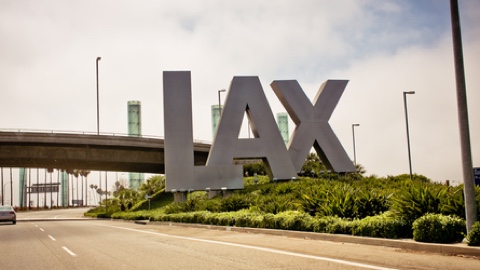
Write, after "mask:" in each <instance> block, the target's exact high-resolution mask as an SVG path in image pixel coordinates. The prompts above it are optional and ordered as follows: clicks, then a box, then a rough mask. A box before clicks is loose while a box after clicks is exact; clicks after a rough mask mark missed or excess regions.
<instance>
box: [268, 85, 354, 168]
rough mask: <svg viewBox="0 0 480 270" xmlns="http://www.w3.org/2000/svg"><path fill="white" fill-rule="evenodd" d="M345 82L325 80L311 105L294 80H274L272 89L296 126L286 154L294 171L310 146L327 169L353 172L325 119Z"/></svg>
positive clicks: (327, 117)
mask: <svg viewBox="0 0 480 270" xmlns="http://www.w3.org/2000/svg"><path fill="white" fill-rule="evenodd" d="M347 83H348V81H346V80H328V81H326V82H325V83H323V84H322V86H321V87H320V89H319V90H318V93H317V96H316V97H315V100H314V102H313V105H312V103H311V102H310V100H309V99H308V97H307V96H306V95H305V93H304V92H303V90H302V88H301V87H300V85H299V84H298V82H297V81H296V80H288V81H273V82H272V83H271V87H272V88H273V91H274V92H275V94H276V95H277V97H278V99H279V100H280V102H281V103H282V104H283V106H284V107H285V109H286V110H287V112H288V114H289V115H290V117H291V118H292V120H293V122H294V123H295V125H296V128H295V131H294V132H293V134H292V136H291V138H290V142H289V144H288V153H289V155H290V158H291V160H292V163H293V165H294V167H295V169H296V170H297V171H300V170H301V169H302V165H303V164H304V162H305V158H306V157H307V155H308V153H309V152H310V149H311V148H312V146H313V147H314V148H315V150H316V152H317V154H318V155H319V157H320V159H321V160H322V162H323V163H324V164H325V165H326V167H327V168H328V169H331V170H333V171H335V172H355V166H354V165H353V163H352V161H351V160H350V158H349V157H348V155H347V153H346V152H345V149H343V147H342V144H341V143H340V141H339V140H338V138H337V136H336V135H335V133H334V132H333V130H332V128H331V127H330V124H329V123H328V120H329V119H330V116H331V115H332V112H333V110H334V109H335V107H336V106H337V103H338V101H339V99H340V97H341V96H342V94H343V91H344V89H345V87H346V86H347Z"/></svg>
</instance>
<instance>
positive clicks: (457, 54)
mask: <svg viewBox="0 0 480 270" xmlns="http://www.w3.org/2000/svg"><path fill="white" fill-rule="evenodd" d="M450 13H451V19H452V39H453V55H454V61H455V80H456V86H457V110H458V125H459V129H460V145H461V153H462V169H463V187H464V193H465V194H464V195H465V216H466V221H467V233H469V232H470V230H471V229H472V226H473V224H474V223H475V221H477V201H476V199H475V184H474V179H473V164H472V150H471V148H470V147H471V146H470V131H469V126H468V108H467V93H466V92H467V91H466V88H467V87H466V84H465V69H464V65H463V49H462V32H461V29H460V14H459V11H458V1H457V0H450Z"/></svg>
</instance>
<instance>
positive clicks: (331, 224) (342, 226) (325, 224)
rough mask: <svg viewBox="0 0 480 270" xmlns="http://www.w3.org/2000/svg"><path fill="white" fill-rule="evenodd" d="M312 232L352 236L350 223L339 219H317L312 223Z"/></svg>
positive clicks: (329, 217)
mask: <svg viewBox="0 0 480 270" xmlns="http://www.w3.org/2000/svg"><path fill="white" fill-rule="evenodd" d="M311 228H312V231H314V232H319V233H341V234H351V229H350V228H349V225H348V221H347V220H346V219H343V218H339V217H332V216H328V217H319V216H317V217H315V218H314V219H313V221H312V227H311Z"/></svg>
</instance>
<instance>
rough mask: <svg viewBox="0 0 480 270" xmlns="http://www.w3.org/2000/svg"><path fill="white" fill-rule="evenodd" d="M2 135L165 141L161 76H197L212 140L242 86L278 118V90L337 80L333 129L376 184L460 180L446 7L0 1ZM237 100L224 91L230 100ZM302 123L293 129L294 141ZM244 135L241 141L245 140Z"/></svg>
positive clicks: (478, 146) (477, 33) (471, 80)
mask: <svg viewBox="0 0 480 270" xmlns="http://www.w3.org/2000/svg"><path fill="white" fill-rule="evenodd" d="M459 2H460V3H459V4H460V18H461V27H462V38H463V53H464V59H465V60H464V61H465V72H466V85H467V98H468V112H469V124H470V136H471V149H472V159H473V165H474V167H480V139H479V138H480V75H478V71H479V70H480V1H478V0H463V1H459ZM0 40H1V42H0V115H1V117H0V130H12V129H15V130H24V131H28V130H46V131H51V130H54V131H78V132H91V133H94V132H96V129H97V111H96V104H97V99H96V97H97V96H96V75H95V74H96V73H95V61H96V58H97V56H100V57H101V58H102V59H101V61H100V62H99V89H100V97H99V103H100V111H99V113H100V132H102V133H122V134H125V133H127V132H128V126H127V102H128V101H129V100H139V101H140V102H141V104H142V133H143V134H144V135H151V136H163V135H164V128H163V123H164V121H163V81H162V72H163V71H176V70H188V71H191V74H192V95H193V98H192V99H193V130H194V131H193V132H194V138H195V139H197V140H203V141H211V140H212V134H211V133H212V131H211V125H212V123H211V116H210V114H211V111H210V110H211V106H212V105H215V104H218V90H220V89H227V90H228V87H229V85H230V82H231V80H232V79H233V77H234V76H246V75H248V76H258V77H259V78H260V81H261V83H262V87H263V89H264V92H265V94H266V96H267V99H268V101H269V104H270V106H271V107H272V111H273V113H274V114H276V113H279V112H285V111H286V110H285V109H284V108H283V106H282V105H281V103H280V102H279V101H278V99H277V97H276V96H275V94H274V93H273V90H272V89H271V87H270V83H271V82H272V81H273V80H291V79H295V80H297V81H298V82H299V83H300V85H301V86H302V88H303V90H304V91H305V93H306V94H307V96H308V97H309V98H310V99H311V100H313V98H314V97H315V95H316V93H317V91H318V88H319V87H320V85H321V84H322V83H323V82H324V81H326V80H328V79H346V80H349V83H348V85H347V87H346V89H345V91H344V94H343V96H342V98H341V99H340V101H339V103H338V105H337V107H336V109H335V110H334V112H333V114H332V117H331V119H330V124H331V126H332V128H333V130H334V132H335V133H336V135H337V136H338V138H339V140H340V141H341V143H342V145H343V147H344V148H345V150H346V152H347V154H348V155H349V157H350V158H351V159H352V160H353V139H352V137H353V134H352V124H354V123H358V124H360V126H358V127H356V128H355V139H356V144H355V146H356V160H357V163H360V164H361V165H362V166H364V167H365V169H366V171H367V173H366V174H367V175H377V176H387V175H398V174H403V173H408V172H409V163H408V153H407V136H406V124H405V112H404V103H403V92H404V91H415V94H414V95H408V96H407V100H408V117H409V119H408V120H409V128H410V142H411V156H412V168H413V172H414V173H417V174H422V175H425V176H427V177H429V178H431V179H432V180H434V181H439V182H444V181H445V180H447V179H448V180H450V181H451V182H452V183H457V184H458V183H461V182H462V181H463V178H462V168H461V153H460V139H459V127H458V116H457V105H456V104H457V103H456V88H455V73H454V63H453V46H452V36H451V22H450V2H449V1H448V0H421V1H418V0H364V1H354V0H341V1H318V0H295V1H293V0H279V1H253V0H242V1H237V0H231V1H221V0H191V1H189V0H179V1H178V0H177V1H158V0H152V1H148V0H140V1H126V0H124V1H122V0H112V1H106V0H85V1H60V0H43V1H36V0H32V1H27V0H0ZM225 97H226V93H222V95H221V101H222V102H223V101H224V98H225ZM293 129H294V125H293V122H291V121H290V133H291V132H292V131H293ZM246 132H247V129H246V128H243V129H242V131H241V133H242V134H240V135H239V136H240V137H245V136H246Z"/></svg>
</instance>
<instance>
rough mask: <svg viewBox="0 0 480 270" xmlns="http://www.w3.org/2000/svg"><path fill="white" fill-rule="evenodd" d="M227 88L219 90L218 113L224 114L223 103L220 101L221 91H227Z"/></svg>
mask: <svg viewBox="0 0 480 270" xmlns="http://www.w3.org/2000/svg"><path fill="white" fill-rule="evenodd" d="M225 91H226V90H225V89H221V90H218V115H219V116H222V105H221V103H220V93H221V92H225Z"/></svg>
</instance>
